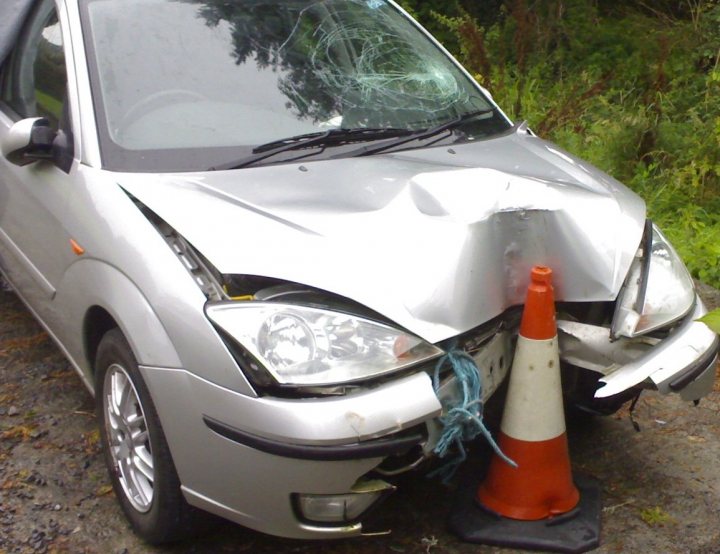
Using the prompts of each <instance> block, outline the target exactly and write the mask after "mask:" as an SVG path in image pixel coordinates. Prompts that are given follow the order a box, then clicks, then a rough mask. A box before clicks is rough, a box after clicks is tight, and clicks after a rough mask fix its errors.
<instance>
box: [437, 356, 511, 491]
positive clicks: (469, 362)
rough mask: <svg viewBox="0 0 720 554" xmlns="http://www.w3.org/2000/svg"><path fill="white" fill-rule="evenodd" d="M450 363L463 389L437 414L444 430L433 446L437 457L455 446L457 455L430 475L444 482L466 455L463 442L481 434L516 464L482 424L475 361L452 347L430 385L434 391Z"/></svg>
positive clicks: (506, 461) (439, 363)
mask: <svg viewBox="0 0 720 554" xmlns="http://www.w3.org/2000/svg"><path fill="white" fill-rule="evenodd" d="M446 363H449V364H450V366H451V367H452V370H453V372H454V373H455V378H456V379H457V383H458V384H459V385H460V387H461V388H462V400H461V401H460V403H459V404H456V405H454V406H450V407H449V408H448V409H447V410H446V412H445V414H444V415H443V416H441V417H440V423H442V426H443V430H442V433H441V435H440V439H439V440H438V443H437V445H436V446H435V449H434V452H435V453H436V454H437V455H438V456H439V457H440V458H444V457H445V456H447V454H448V452H449V450H450V448H451V447H452V446H453V445H455V446H456V447H457V454H456V455H455V457H454V458H453V459H451V460H450V461H448V462H447V463H446V464H445V465H443V466H442V467H439V468H438V469H436V470H435V471H433V472H432V473H430V477H434V476H435V475H440V476H441V477H442V481H443V483H447V482H448V481H449V480H450V479H451V478H452V476H453V475H454V474H455V471H457V468H458V467H459V466H460V464H462V463H463V462H464V461H465V459H466V458H467V453H466V451H465V447H464V446H463V441H469V440H472V439H474V438H475V437H477V436H478V435H480V434H482V435H483V436H484V437H485V440H487V442H488V443H489V444H490V446H491V447H492V449H493V450H494V451H495V453H496V454H497V455H498V456H499V457H500V458H501V459H502V460H503V461H504V462H505V463H507V464H509V465H511V466H512V467H517V464H516V463H515V462H514V461H513V460H511V459H510V458H508V457H507V456H506V455H505V454H504V453H503V451H502V450H500V447H499V446H498V445H497V443H496V442H495V439H493V437H492V435H491V434H490V431H488V430H487V427H485V424H484V423H483V418H482V414H483V407H484V404H483V401H482V382H481V377H480V370H479V369H478V367H477V364H476V363H475V360H474V359H473V358H472V357H471V356H469V355H468V354H466V353H465V352H463V351H462V350H460V349H459V348H457V347H455V346H453V347H452V348H451V349H450V350H449V351H448V352H447V354H445V355H444V356H443V357H442V358H440V360H438V363H437V365H436V366H435V373H434V374H433V388H434V389H435V392H436V393H437V392H438V391H439V390H440V370H442V368H443V367H444V366H445V364H446Z"/></svg>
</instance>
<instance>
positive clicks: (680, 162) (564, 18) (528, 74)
mask: <svg viewBox="0 0 720 554" xmlns="http://www.w3.org/2000/svg"><path fill="white" fill-rule="evenodd" d="M404 4H405V5H406V7H408V8H409V9H410V10H411V11H412V12H413V13H414V14H415V15H417V16H418V17H420V19H421V21H422V22H423V23H424V24H426V26H428V27H430V28H431V29H432V30H436V29H438V28H439V34H440V37H441V40H443V41H444V42H446V44H447V45H448V46H449V47H450V48H451V50H452V51H453V52H454V53H455V55H456V56H457V57H458V58H459V59H460V61H461V62H462V63H463V64H464V65H465V66H466V67H468V68H469V69H470V70H471V72H472V73H473V74H474V76H475V77H476V79H477V80H478V81H479V82H480V83H481V84H482V85H484V86H486V87H487V88H488V89H490V90H491V91H492V93H493V95H494V97H495V99H496V101H497V102H498V103H499V104H500V105H501V106H502V107H503V109H504V110H506V112H507V113H508V115H510V116H511V117H513V118H515V119H527V120H528V121H529V122H530V124H531V127H532V128H533V130H534V131H535V132H537V133H538V134H539V135H541V136H543V137H545V138H548V139H550V140H553V141H555V142H557V143H559V144H560V145H561V146H563V147H565V148H566V149H568V150H570V151H572V152H573V153H575V154H577V155H579V156H581V157H583V158H585V159H588V160H589V161H590V162H592V163H593V164H595V165H596V166H598V167H600V168H601V169H603V170H605V171H607V172H608V173H610V174H611V175H613V176H614V177H616V178H617V179H619V180H620V181H622V182H624V183H625V184H627V185H628V186H630V187H631V188H632V189H634V190H635V191H636V192H638V193H639V194H640V195H641V196H642V197H643V198H644V199H645V201H646V203H647V206H648V212H649V215H650V217H652V218H653V219H654V220H655V221H656V222H657V223H658V224H659V225H660V226H661V227H662V228H663V229H664V230H665V232H666V234H667V235H668V236H669V237H670V239H671V240H672V241H673V243H674V245H675V247H676V248H677V249H678V251H679V252H680V253H681V255H682V256H683V258H684V260H685V262H686V263H687V265H688V268H689V269H690V271H691V272H692V274H693V275H694V276H695V277H697V278H700V279H702V280H703V281H705V282H707V283H709V284H712V285H714V286H716V287H720V194H719V193H720V1H719V0H687V1H685V2H670V1H669V0H661V1H658V2H652V3H650V2H644V1H641V0H623V1H621V2H610V0H594V1H593V0H548V1H547V2H531V1H529V0H504V1H502V2H497V3H492V2H490V3H487V4H486V3H482V14H479V13H478V10H479V7H478V4H480V3H471V2H464V1H462V0H456V1H455V2H449V3H445V2H440V1H431V2H420V1H419V0H405V2H404ZM473 10H474V11H473Z"/></svg>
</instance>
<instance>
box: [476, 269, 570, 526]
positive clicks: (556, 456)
mask: <svg viewBox="0 0 720 554" xmlns="http://www.w3.org/2000/svg"><path fill="white" fill-rule="evenodd" d="M551 276H552V271H551V270H550V269H549V268H547V267H541V266H538V267H534V268H533V269H532V274H531V283H530V286H529V287H528V292H527V301H526V302H525V310H524V312H523V317H522V322H521V323H520V336H519V337H518V343H517V348H516V350H515V359H514V361H513V365H512V370H511V372H510V387H509V389H508V394H507V400H506V401H505V411H504V412H503V419H502V424H501V425H500V439H499V441H498V443H499V445H500V450H502V451H503V452H504V453H505V454H506V455H507V456H508V457H509V458H510V459H511V460H513V461H514V462H515V463H516V464H517V467H512V466H510V465H508V464H507V463H506V462H504V461H503V460H501V459H500V458H499V457H497V456H495V457H494V458H493V460H492V462H491V463H490V470H489V472H488V476H487V478H486V480H485V482H484V483H483V484H482V485H481V486H480V489H479V490H478V495H477V499H478V501H479V502H480V504H482V505H483V506H485V507H486V508H488V509H490V510H492V511H493V512H495V513H497V514H500V515H503V516H505V517H511V518H514V519H524V520H535V519H544V518H547V517H552V516H556V515H559V514H564V513H566V512H569V511H570V510H572V509H573V508H574V507H575V506H577V503H578V501H579V500H580V493H578V490H577V488H576V487H575V485H574V484H573V481H572V473H571V470H570V455H569V453H568V444H567V437H566V435H565V415H564V412H563V399H562V387H561V385H560V358H559V354H558V342H557V327H556V324H555V300H554V294H553V288H552V285H551V283H550V280H551Z"/></svg>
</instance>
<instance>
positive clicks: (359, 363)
mask: <svg viewBox="0 0 720 554" xmlns="http://www.w3.org/2000/svg"><path fill="white" fill-rule="evenodd" d="M206 312H207V314H208V317H209V318H210V319H211V320H212V321H213V322H214V323H215V324H216V325H218V326H219V327H220V328H222V329H223V330H224V331H225V332H226V333H228V334H229V335H230V336H231V337H232V338H233V339H235V340H236V341H237V342H238V343H239V344H241V345H242V346H243V347H244V348H245V349H246V350H248V352H250V353H251V354H252V355H253V356H255V358H257V359H258V360H259V361H260V362H261V363H262V364H263V365H264V366H265V368H266V369H267V371H269V372H270V374H271V375H272V377H273V378H274V379H275V381H277V382H278V383H279V384H282V385H296V386H302V385H306V386H308V385H309V386H319V385H336V384H341V383H348V382H352V381H358V380H362V379H367V378H370V377H376V376H379V375H383V374H386V373H390V372H393V371H397V370H399V369H403V368H406V367H409V366H411V365H415V364H417V363H420V362H423V361H427V360H431V359H433V358H436V357H438V356H440V355H442V354H443V351H442V350H440V349H439V348H437V347H435V346H433V345H432V344H429V343H427V342H425V341H423V340H422V339H420V338H418V337H416V336H414V335H410V334H409V333H406V332H404V331H400V330H398V329H394V328H393V327H390V326H388V325H385V324H382V323H378V322H376V321H371V320H369V319H364V318H361V317H358V316H354V315H350V314H345V313H341V312H334V311H331V310H324V309H320V308H311V307H304V306H296V305H290V304H280V303H274V302H233V303H219V304H208V305H207V307H206Z"/></svg>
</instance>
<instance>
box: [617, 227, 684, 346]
mask: <svg viewBox="0 0 720 554" xmlns="http://www.w3.org/2000/svg"><path fill="white" fill-rule="evenodd" d="M694 303H695V288H694V285H693V282H692V278H691V277H690V274H689V273H688V270H687V269H686V268H685V265H684V264H683V262H682V260H681V259H680V257H679V256H678V254H677V252H675V249H674V248H673V247H672V246H671V245H670V242H669V241H668V240H667V239H666V238H665V236H664V235H663V234H662V233H661V232H660V230H659V229H658V228H657V227H656V226H655V225H653V224H651V223H650V222H649V221H648V223H647V225H646V227H645V235H644V236H643V241H642V244H641V245H640V248H639V249H638V252H637V254H636V255H635V259H634V260H633V263H632V265H631V266H630V271H629V273H628V276H627V278H626V279H625V284H624V285H623V288H622V289H621V291H620V295H619V296H618V300H617V306H616V308H615V315H614V316H613V322H612V330H611V336H612V337H613V338H618V337H621V336H622V337H635V336H637V335H642V334H644V333H649V332H650V331H654V330H656V329H659V328H661V327H664V326H666V325H669V324H670V323H673V322H675V321H677V320H679V319H681V318H682V317H683V316H685V315H686V314H687V313H688V312H689V311H690V309H691V308H692V307H693V305H694Z"/></svg>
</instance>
